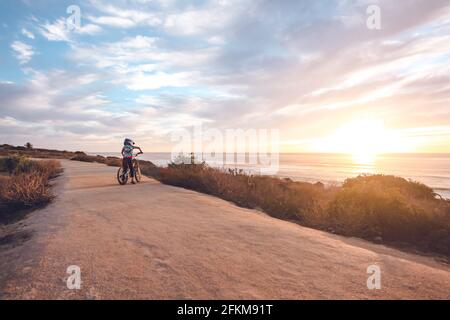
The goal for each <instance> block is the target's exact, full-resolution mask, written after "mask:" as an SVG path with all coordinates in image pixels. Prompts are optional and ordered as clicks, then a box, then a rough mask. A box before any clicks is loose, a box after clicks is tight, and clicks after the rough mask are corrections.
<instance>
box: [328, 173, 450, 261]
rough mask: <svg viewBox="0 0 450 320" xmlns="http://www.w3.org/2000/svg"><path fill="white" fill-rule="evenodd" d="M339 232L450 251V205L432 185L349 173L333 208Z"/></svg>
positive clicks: (332, 219) (330, 221) (332, 217)
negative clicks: (439, 196) (357, 175)
mask: <svg viewBox="0 0 450 320" xmlns="http://www.w3.org/2000/svg"><path fill="white" fill-rule="evenodd" d="M327 221H328V222H327V224H329V225H330V226H332V227H333V228H334V229H335V230H336V231H337V232H338V233H341V234H345V235H351V236H358V237H362V238H366V239H373V238H376V237H381V238H382V239H383V240H384V241H386V242H392V243H394V242H397V243H409V244H415V245H417V246H419V247H421V248H423V249H426V250H433V251H438V252H440V253H444V254H446V255H449V256H450V252H449V250H450V206H449V204H448V202H446V201H443V200H440V199H436V198H435V194H434V193H433V191H432V189H430V188H429V187H427V186H425V185H423V184H420V183H417V182H413V181H407V180H405V179H403V178H399V177H393V176H383V175H375V176H360V177H357V178H353V179H348V180H347V181H346V182H345V183H344V185H343V186H342V188H340V189H339V191H338V192H337V194H336V196H335V198H334V199H333V201H332V202H331V203H330V204H329V206H328V208H327Z"/></svg>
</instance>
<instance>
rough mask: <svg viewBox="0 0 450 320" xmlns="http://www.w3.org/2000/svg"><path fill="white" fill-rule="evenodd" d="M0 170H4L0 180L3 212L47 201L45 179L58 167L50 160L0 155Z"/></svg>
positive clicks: (0, 204)
mask: <svg viewBox="0 0 450 320" xmlns="http://www.w3.org/2000/svg"><path fill="white" fill-rule="evenodd" d="M0 171H2V172H5V173H8V175H7V176H2V177H1V179H0V207H1V208H2V211H5V212H7V211H17V210H20V209H25V208H33V207H37V206H41V205H44V204H46V203H48V202H49V201H50V200H51V199H52V198H53V195H52V193H51V190H50V185H49V181H50V179H52V178H54V177H56V176H57V175H58V174H59V173H60V172H61V166H60V164H59V163H58V162H57V161H53V160H45V161H44V160H42V161H35V160H29V159H27V158H25V157H6V158H0Z"/></svg>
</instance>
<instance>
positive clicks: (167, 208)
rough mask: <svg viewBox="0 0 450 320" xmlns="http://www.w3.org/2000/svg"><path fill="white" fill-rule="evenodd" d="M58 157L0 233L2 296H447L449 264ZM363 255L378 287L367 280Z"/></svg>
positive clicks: (375, 297) (161, 297) (239, 297)
mask: <svg viewBox="0 0 450 320" xmlns="http://www.w3.org/2000/svg"><path fill="white" fill-rule="evenodd" d="M62 163H63V165H64V168H65V173H64V175H63V176H62V177H60V178H59V179H58V181H57V185H56V187H55V188H56V190H57V191H58V197H57V199H56V200H55V201H54V202H53V203H52V204H51V205H50V206H48V207H47V208H45V209H43V210H39V211H35V212H34V213H33V214H31V215H30V216H29V217H28V218H27V219H26V220H24V221H23V222H22V223H21V224H20V225H16V226H14V228H15V230H16V233H15V235H14V236H12V237H10V238H8V239H7V240H8V241H6V240H5V239H3V241H2V242H0V249H1V250H0V268H1V269H0V289H1V290H2V292H0V294H1V296H0V297H1V298H3V299H15V298H25V299H32V298H33V299H34V298H44V299H71V298H77V299H134V298H137V299H144V298H145V299H177V298H180V299H185V298H188V299H191V298H192V299H219V298H220V299H241V298H246V299H272V298H276V299H278V298H281V299H311V298H319V299H330V298H336V299H344V298H350V299H367V298H368V299H379V298H388V299H397V298H400V299H403V298H412V299H416V298H441V299H442V298H444V299H449V298H450V272H449V271H450V268H449V267H448V266H447V265H444V264H441V263H439V262H436V261H434V260H433V259H431V258H425V257H421V256H415V255H411V254H406V253H402V252H399V251H397V250H393V249H388V248H386V247H384V246H379V245H373V244H369V243H367V242H365V241H361V240H357V239H349V238H344V237H339V236H334V235H331V234H327V233H323V232H320V231H316V230H311V229H307V228H303V227H300V226H297V225H295V224H292V223H289V222H284V221H280V220H276V219H272V218H270V217H267V216H265V215H264V214H261V213H259V212H257V211H254V210H246V209H242V208H238V207H236V206H234V205H232V204H230V203H227V202H225V201H222V200H220V199H217V198H214V197H210V196H207V195H203V194H199V193H195V192H191V191H188V190H184V189H180V188H174V187H170V186H166V185H161V184H159V183H158V182H156V181H153V180H150V179H146V181H145V182H144V183H143V184H140V185H127V186H119V185H118V184H117V183H116V181H115V170H116V169H115V168H111V167H107V166H104V165H100V164H90V163H81V162H71V161H63V162H62ZM12 227H13V226H9V228H12ZM373 264H376V265H378V266H380V268H381V285H382V288H381V290H368V289H367V285H366V280H367V277H368V276H369V275H368V274H367V273H366V270H367V267H368V266H369V265H373ZM70 265H78V266H79V267H80V268H81V277H82V287H81V290H69V289H67V287H66V278H67V276H68V275H67V274H66V269H67V267H68V266H70Z"/></svg>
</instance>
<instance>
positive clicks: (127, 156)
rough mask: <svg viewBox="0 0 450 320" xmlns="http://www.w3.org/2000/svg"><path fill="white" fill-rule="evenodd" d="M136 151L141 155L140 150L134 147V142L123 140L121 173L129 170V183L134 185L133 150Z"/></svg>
mask: <svg viewBox="0 0 450 320" xmlns="http://www.w3.org/2000/svg"><path fill="white" fill-rule="evenodd" d="M134 149H138V150H139V151H140V153H143V152H142V150H141V148H139V147H135V146H134V141H133V140H131V139H128V138H127V139H125V141H124V142H123V148H122V156H123V160H122V167H123V171H124V172H127V170H128V169H130V175H131V183H133V184H135V183H136V182H135V181H134V168H133V161H132V160H133V150H134Z"/></svg>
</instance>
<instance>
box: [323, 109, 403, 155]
mask: <svg viewBox="0 0 450 320" xmlns="http://www.w3.org/2000/svg"><path fill="white" fill-rule="evenodd" d="M401 145H402V144H401V139H400V136H399V135H398V134H396V132H395V131H393V130H390V129H387V128H385V126H384V121H382V120H380V119H374V118H361V119H356V120H353V121H351V122H349V123H346V124H344V125H343V126H341V127H340V128H338V129H337V130H336V131H335V132H334V134H332V135H331V136H329V137H328V138H326V139H324V140H321V141H319V142H318V145H317V146H316V149H318V150H321V151H326V152H336V153H346V154H350V155H351V156H352V159H353V161H354V162H355V163H360V164H371V163H373V162H374V161H375V158H376V156H377V155H379V154H381V153H387V152H393V151H396V150H401V149H402V147H401Z"/></svg>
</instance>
